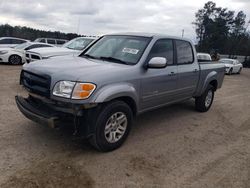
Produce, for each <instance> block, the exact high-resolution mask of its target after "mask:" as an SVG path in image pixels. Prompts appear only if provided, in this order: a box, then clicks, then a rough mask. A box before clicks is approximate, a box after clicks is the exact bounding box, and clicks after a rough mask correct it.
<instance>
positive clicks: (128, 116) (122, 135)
mask: <svg viewBox="0 0 250 188" xmlns="http://www.w3.org/2000/svg"><path fill="white" fill-rule="evenodd" d="M132 122H133V113H132V110H131V108H130V107H129V106H128V105H127V104H126V103H125V102H123V101H112V102H110V103H107V104H104V106H103V108H102V110H101V111H100V112H99V114H98V116H97V119H96V121H95V125H94V126H95V127H96V129H95V132H94V135H93V136H92V137H91V138H90V140H89V141H90V143H91V145H92V146H94V147H95V148H96V149H97V150H99V151H103V152H107V151H112V150H115V149H117V148H119V147H120V146H121V145H122V144H123V143H124V141H125V140H126V138H127V136H128V134H129V132H130V129H131V125H132Z"/></svg>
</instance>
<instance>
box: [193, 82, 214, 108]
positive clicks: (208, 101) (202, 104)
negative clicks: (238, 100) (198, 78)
mask: <svg viewBox="0 0 250 188" xmlns="http://www.w3.org/2000/svg"><path fill="white" fill-rule="evenodd" d="M213 100H214V87H213V86H211V85H208V87H207V89H206V90H205V91H204V93H203V94H202V95H201V96H200V97H197V98H196V99H195V109H196V110H197V111H199V112H207V111H208V110H209V109H210V107H211V106H212V104H213Z"/></svg>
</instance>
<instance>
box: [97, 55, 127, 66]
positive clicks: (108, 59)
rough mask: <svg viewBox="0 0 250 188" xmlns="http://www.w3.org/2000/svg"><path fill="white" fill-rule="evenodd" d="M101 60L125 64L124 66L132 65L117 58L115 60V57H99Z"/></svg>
mask: <svg viewBox="0 0 250 188" xmlns="http://www.w3.org/2000/svg"><path fill="white" fill-rule="evenodd" d="M99 59H101V60H106V61H113V62H116V63H120V64H124V65H131V63H128V62H126V61H123V60H121V59H117V58H114V57H103V56H101V57H99Z"/></svg>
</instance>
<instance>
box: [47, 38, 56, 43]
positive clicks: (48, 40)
mask: <svg viewBox="0 0 250 188" xmlns="http://www.w3.org/2000/svg"><path fill="white" fill-rule="evenodd" d="M47 43H48V44H56V41H55V40H53V39H47Z"/></svg>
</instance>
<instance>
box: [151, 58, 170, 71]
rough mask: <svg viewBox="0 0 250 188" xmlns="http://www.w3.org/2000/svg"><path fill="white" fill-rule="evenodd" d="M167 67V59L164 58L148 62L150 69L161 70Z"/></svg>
mask: <svg viewBox="0 0 250 188" xmlns="http://www.w3.org/2000/svg"><path fill="white" fill-rule="evenodd" d="M166 66H167V59H166V58H164V57H153V58H152V59H150V60H149V62H148V66H147V67H148V68H154V69H161V68H165V67H166Z"/></svg>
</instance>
